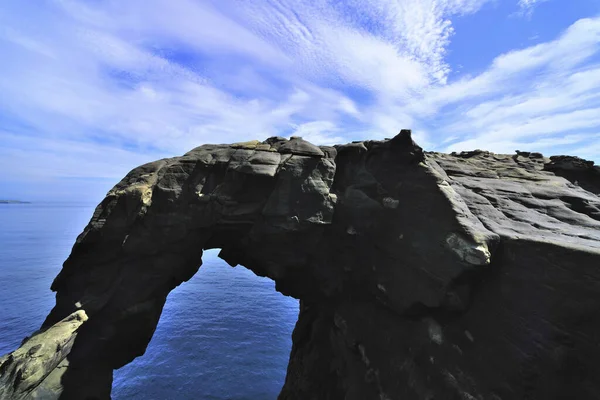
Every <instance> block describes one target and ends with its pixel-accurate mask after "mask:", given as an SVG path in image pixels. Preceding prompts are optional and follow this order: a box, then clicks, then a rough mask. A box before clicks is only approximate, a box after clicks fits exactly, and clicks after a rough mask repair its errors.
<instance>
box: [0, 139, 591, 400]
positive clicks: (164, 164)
mask: <svg viewBox="0 0 600 400" xmlns="http://www.w3.org/2000/svg"><path fill="white" fill-rule="evenodd" d="M565 178H566V179H565ZM599 186H600V179H599V178H598V169H597V167H594V166H593V164H590V163H589V162H586V161H584V160H580V159H576V158H573V157H566V158H565V157H558V158H557V157H551V158H550V159H547V158H544V157H543V156H542V155H541V154H539V153H530V152H517V153H516V154H514V155H502V154H494V153H490V152H486V151H482V150H476V151H472V152H462V153H460V154H456V153H454V154H453V155H447V154H441V153H435V152H426V153H425V152H423V150H422V149H421V148H420V147H419V146H417V145H416V144H415V143H414V142H413V140H412V137H411V133H410V131H408V130H403V131H401V132H400V133H399V134H398V135H397V136H395V137H394V138H392V139H390V140H384V141H365V142H356V143H350V144H346V145H337V146H333V147H329V146H321V147H320V148H319V147H317V146H314V145H312V144H310V143H308V142H306V141H304V140H303V139H301V138H292V139H290V140H289V141H288V140H285V139H283V138H279V137H274V138H269V139H267V140H266V141H264V142H259V141H251V142H244V143H237V144H235V145H230V146H228V145H204V146H200V147H197V148H195V149H193V150H192V151H190V152H188V153H186V154H185V155H184V156H182V157H177V158H172V159H164V160H159V161H157V162H154V163H149V164H146V165H143V166H141V167H138V168H136V169H134V170H133V171H131V172H130V173H129V174H127V176H126V177H125V178H124V179H123V180H122V181H121V182H119V183H118V184H117V185H116V186H115V187H114V188H113V189H112V190H111V191H110V192H109V193H108V194H107V196H106V198H105V199H104V200H103V201H102V203H100V205H99V206H98V207H97V208H96V211H95V212H94V215H93V216H92V219H91V221H90V223H89V224H88V226H87V227H86V228H85V230H84V232H83V233H82V234H81V235H80V236H79V237H78V238H77V241H76V243H75V245H74V247H73V250H72V252H71V255H70V256H69V258H68V259H67V260H66V261H65V263H64V265H63V269H62V270H61V272H60V274H59V275H58V276H57V277H56V279H55V281H54V283H53V284H52V289H53V290H55V291H56V292H57V294H56V306H55V307H54V309H53V310H52V311H51V313H50V314H49V315H48V317H47V319H46V321H45V322H44V324H43V325H42V330H41V333H36V334H34V336H33V337H32V338H31V339H29V340H27V341H25V342H24V343H23V345H22V346H21V347H20V348H19V349H18V350H17V351H16V352H14V353H11V355H8V356H5V357H3V358H2V359H0V398H18V399H21V398H32V397H35V396H37V397H38V398H58V397H59V396H62V397H61V398H74V399H79V398H100V399H103V398H108V397H109V396H110V394H109V393H110V386H111V382H112V371H113V369H115V368H119V367H121V366H123V365H125V364H127V363H129V362H131V360H133V359H134V358H135V357H138V356H141V355H143V354H144V352H145V350H146V346H147V344H148V342H149V341H150V339H151V337H152V335H153V333H154V329H155V328H156V324H157V322H158V319H159V317H160V313H161V311H162V307H163V305H164V302H165V301H166V297H167V295H168V293H169V292H170V291H171V290H172V289H173V288H174V287H176V286H177V285H179V284H180V283H181V282H183V281H186V280H188V279H190V278H191V277H192V276H193V275H194V273H195V272H196V271H197V270H198V268H199V267H200V265H201V263H202V261H201V258H202V251H203V250H204V249H209V248H220V249H221V252H220V253H219V256H220V257H221V258H223V259H224V260H225V261H226V262H227V263H229V264H230V265H232V266H234V265H238V264H239V265H243V266H245V267H247V268H249V269H251V270H252V271H254V272H255V273H256V274H257V275H260V276H267V277H270V278H272V279H273V280H274V281H275V284H276V289H277V290H279V291H280V292H282V293H284V294H287V295H290V296H294V297H295V298H298V299H300V314H299V318H298V322H297V325H296V328H295V329H294V333H293V337H292V339H293V348H292V351H291V354H290V362H289V366H288V371H287V377H286V382H285V385H284V387H283V388H282V391H281V394H280V396H279V398H280V399H282V400H291V399H298V400H300V399H302V400H304V399H348V400H354V399H356V400H365V399H366V400H370V399H377V400H382V399H477V400H484V399H486V400H487V399H494V400H497V399H502V400H509V399H566V398H569V399H570V398H573V399H597V398H600V382H599V381H598V380H597V379H596V378H597V376H600V346H599V345H598V343H600V269H599V268H598V266H599V265H600V197H599V196H598V192H597V191H596V189H597V188H598V187H599ZM78 310H84V311H85V313H86V314H87V316H89V320H87V321H86V322H85V323H84V324H80V326H78V328H76V334H75V333H74V332H75V330H71V331H69V332H67V333H66V334H65V335H62V336H61V335H58V336H55V335H54V334H52V333H51V332H54V331H56V330H57V329H60V327H61V326H63V325H61V324H64V318H68V316H69V315H73V314H72V313H74V312H83V311H78ZM61 321H62V322H61ZM56 337H64V338H66V339H64V340H62V341H61V342H60V343H58V344H56V343H55V341H56ZM20 366H27V368H25V369H23V368H21V367H20ZM19 371H20V372H19ZM28 371H38V372H36V373H34V374H32V373H30V372H28Z"/></svg>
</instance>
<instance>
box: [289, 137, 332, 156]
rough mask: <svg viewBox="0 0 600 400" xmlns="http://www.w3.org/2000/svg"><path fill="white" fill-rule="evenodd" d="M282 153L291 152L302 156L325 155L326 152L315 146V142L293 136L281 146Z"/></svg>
mask: <svg viewBox="0 0 600 400" xmlns="http://www.w3.org/2000/svg"><path fill="white" fill-rule="evenodd" d="M279 152H280V153H291V154H297V155H301V156H317V157H324V156H325V153H323V151H322V150H321V149H320V148H319V147H317V146H315V145H314V144H312V143H310V142H307V141H306V140H304V139H302V138H301V137H296V136H292V137H291V138H290V140H289V141H288V142H286V143H284V144H282V145H281V146H280V147H279Z"/></svg>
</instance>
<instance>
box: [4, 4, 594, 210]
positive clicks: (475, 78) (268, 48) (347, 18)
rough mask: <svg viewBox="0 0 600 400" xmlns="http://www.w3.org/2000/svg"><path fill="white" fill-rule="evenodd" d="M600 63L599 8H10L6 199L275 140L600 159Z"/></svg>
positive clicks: (83, 188)
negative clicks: (392, 140)
mask: <svg viewBox="0 0 600 400" xmlns="http://www.w3.org/2000/svg"><path fill="white" fill-rule="evenodd" d="M599 53H600V0H348V1H338V0H329V1H327V0H310V1H308V0H306V1H305V0H268V1H267V0H265V1H261V0H256V1H247V0H219V1H217V0H214V1H211V0H177V1H172V0H128V1H121V0H82V1H74V0H38V1H23V0H3V1H2V3H0V59H1V62H0V170H1V171H3V172H2V174H1V175H0V198H4V197H6V198H20V199H30V200H42V199H47V200H72V201H94V202H98V201H100V200H101V199H102V197H103V196H104V194H105V193H106V191H108V190H109V189H110V188H111V187H112V185H114V184H115V183H116V182H117V181H118V180H119V179H120V178H122V177H123V176H124V175H125V174H126V173H127V172H128V171H129V170H131V169H132V168H133V167H135V166H137V165H139V164H142V163H144V162H147V161H151V160H154V159H157V158H161V157H170V156H175V155H180V154H183V153H184V152H186V151H188V150H189V149H191V148H193V147H195V146H198V145H201V144H203V143H230V142H236V141H241V140H251V139H261V140H263V139H265V138H267V137H269V136H272V135H282V136H290V135H299V136H303V137H304V138H306V139H307V140H310V141H313V142H314V143H317V144H331V143H344V142H348V141H352V140H359V139H371V138H372V139H377V138H384V137H390V136H393V135H394V134H395V133H396V132H398V131H399V130H400V129H402V128H411V129H412V130H413V134H414V136H415V139H416V140H417V142H418V143H419V144H420V145H421V146H423V147H424V148H425V149H427V150H436V151H446V152H450V151H461V150H471V149H475V148H483V149H487V150H491V151H495V152H507V153H513V152H514V150H517V149H518V150H533V151H540V152H542V153H544V154H545V155H552V154H572V155H577V156H580V157H584V158H587V159H591V160H594V161H596V162H597V163H600V90H599V89H600V54H599Z"/></svg>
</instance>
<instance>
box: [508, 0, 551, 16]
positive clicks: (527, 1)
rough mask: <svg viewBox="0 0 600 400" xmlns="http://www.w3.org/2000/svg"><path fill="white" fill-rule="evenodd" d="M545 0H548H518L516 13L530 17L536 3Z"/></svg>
mask: <svg viewBox="0 0 600 400" xmlns="http://www.w3.org/2000/svg"><path fill="white" fill-rule="evenodd" d="M546 1H548V0H519V3H518V6H519V11H518V12H517V14H516V15H518V16H521V17H527V18H529V17H531V14H533V10H534V9H535V7H537V5H538V4H540V3H543V2H546Z"/></svg>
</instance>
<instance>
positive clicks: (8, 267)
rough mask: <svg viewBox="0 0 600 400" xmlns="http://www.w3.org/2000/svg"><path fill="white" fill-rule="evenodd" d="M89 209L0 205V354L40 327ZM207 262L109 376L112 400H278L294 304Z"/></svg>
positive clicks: (212, 257) (260, 281)
mask: <svg viewBox="0 0 600 400" xmlns="http://www.w3.org/2000/svg"><path fill="white" fill-rule="evenodd" d="M94 207H95V204H75V203H71V204H65V203H63V204H59V203H34V204H0V305H1V306H0V354H5V353H7V352H10V351H12V350H14V349H15V348H16V347H18V346H19V344H20V342H21V340H22V339H23V338H24V337H25V336H27V335H28V334H30V333H31V332H33V331H34V330H36V329H38V328H39V325H40V324H41V323H42V321H43V320H44V318H45V316H46V314H47V313H48V312H49V311H50V309H51V308H52V306H53V305H54V294H53V293H52V292H51V291H50V289H49V288H50V284H51V283H52V280H53V279H54V277H55V276H56V274H57V273H58V272H59V270H60V267H61V265H62V263H63V261H64V260H65V259H66V258H67V256H68V255H69V253H70V251H71V247H72V245H73V243H74V242H75V238H76V237H77V235H78V234H79V233H80V232H81V231H82V230H83V228H84V226H85V225H86V224H87V222H88V221H89V219H90V217H91V215H92V212H93V210H94ZM216 255H217V251H208V252H206V253H205V255H204V264H203V265H202V267H201V268H200V271H199V272H198V273H197V274H196V276H194V278H192V279H191V280H190V281H189V282H185V283H183V284H182V285H181V286H179V287H178V288H176V289H175V290H174V291H173V292H171V294H170V295H169V298H168V300H167V304H166V305H165V308H164V311H163V314H162V317H161V320H160V322H159V324H158V327H157V329H156V333H155V334H154V338H153V339H152V341H151V342H150V345H149V346H148V350H147V351H146V354H145V355H144V356H143V357H140V358H137V359H136V360H135V361H134V362H133V363H131V364H129V365H127V366H125V367H123V368H121V369H120V370H118V371H115V380H114V384H113V398H114V399H199V400H203V399H207V400H226V399H228V400H242V399H244V400H245V399H247V400H262V399H264V400H268V399H275V398H276V397H277V394H278V393H279V390H280V389H281V386H282V385H283V381H284V379H285V370H286V366H287V361H288V356H289V351H290V348H291V332H292V329H293V327H294V323H295V321H296V318H297V315H298V302H297V301H296V300H294V299H292V298H289V297H285V296H283V295H281V294H280V293H277V292H276V291H275V289H274V283H273V282H272V281H271V280H269V279H266V278H260V277H257V276H255V275H254V274H253V273H252V272H250V271H248V270H246V269H245V268H243V267H236V268H231V267H229V266H228V265H227V264H225V262H223V261H222V260H220V259H218V258H217V257H216Z"/></svg>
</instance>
